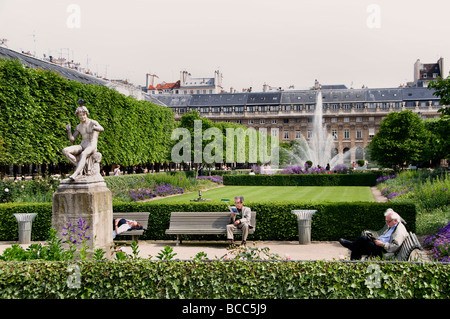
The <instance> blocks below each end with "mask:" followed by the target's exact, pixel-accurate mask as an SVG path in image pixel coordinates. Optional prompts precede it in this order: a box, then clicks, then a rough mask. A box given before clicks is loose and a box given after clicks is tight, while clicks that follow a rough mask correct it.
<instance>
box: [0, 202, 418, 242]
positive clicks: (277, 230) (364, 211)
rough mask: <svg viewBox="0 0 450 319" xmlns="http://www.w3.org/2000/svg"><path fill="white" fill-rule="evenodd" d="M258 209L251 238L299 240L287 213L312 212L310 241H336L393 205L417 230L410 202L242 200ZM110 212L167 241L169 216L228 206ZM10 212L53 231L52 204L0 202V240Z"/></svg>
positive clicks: (8, 235) (151, 206)
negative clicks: (142, 216) (126, 215)
mask: <svg viewBox="0 0 450 319" xmlns="http://www.w3.org/2000/svg"><path fill="white" fill-rule="evenodd" d="M245 205H247V206H249V207H250V208H251V209H252V210H253V211H256V214H257V215H256V231H255V233H254V234H252V235H250V236H251V237H249V238H250V239H251V240H297V239H298V225H297V217H296V216H295V215H293V214H292V213H291V211H292V210H296V209H313V210H317V213H316V214H315V215H313V218H312V222H311V239H312V240H317V241H327V240H338V239H339V238H340V237H348V238H353V237H356V236H359V235H360V233H361V231H362V230H363V229H375V230H377V229H380V228H381V227H382V226H383V224H384V216H383V213H384V212H385V211H386V209H387V208H389V207H391V208H393V209H394V210H395V211H396V212H398V213H399V214H400V216H402V217H403V218H404V219H405V220H406V222H407V225H406V227H407V229H408V230H409V231H412V232H414V231H415V229H416V208H415V205H414V204H408V203H366V202H353V203H322V204H316V203H303V202H273V203H251V202H248V203H247V202H246V203H245ZM113 209H114V212H139V211H141V212H149V213H150V214H149V220H148V227H147V229H148V231H147V232H145V233H144V235H143V236H141V239H148V240H168V239H169V240H171V239H174V235H166V234H165V231H166V229H168V228H169V223H170V213H171V212H177V211H183V212H190V211H192V212H195V211H204V212H209V211H211V212H213V211H227V210H228V208H227V206H226V204H222V203H211V202H188V203H167V204H163V203H156V202H152V201H150V202H123V203H114V205H113ZM14 213H37V214H38V215H37V216H36V219H35V220H34V222H33V225H32V233H31V239H32V240H33V241H34V240H46V239H47V238H48V234H49V230H50V227H51V215H52V207H51V204H50V203H36V204H2V205H0V240H4V241H6V240H17V238H18V230H17V221H16V220H15V217H14V216H13V214H14ZM185 238H187V239H190V238H196V239H224V236H215V235H214V236H213V235H211V236H209V235H208V236H207V235H202V236H197V235H195V236H194V235H192V236H185Z"/></svg>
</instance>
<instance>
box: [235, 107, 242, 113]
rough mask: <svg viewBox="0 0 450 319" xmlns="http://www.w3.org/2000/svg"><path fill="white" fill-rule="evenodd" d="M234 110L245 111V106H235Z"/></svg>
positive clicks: (237, 111)
mask: <svg viewBox="0 0 450 319" xmlns="http://www.w3.org/2000/svg"><path fill="white" fill-rule="evenodd" d="M234 111H235V112H236V113H244V107H243V106H235V107H234Z"/></svg>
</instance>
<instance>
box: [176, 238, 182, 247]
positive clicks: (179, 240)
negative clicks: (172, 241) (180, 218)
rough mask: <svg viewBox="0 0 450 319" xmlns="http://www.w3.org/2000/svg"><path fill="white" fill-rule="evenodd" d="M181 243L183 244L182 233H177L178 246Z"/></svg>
mask: <svg viewBox="0 0 450 319" xmlns="http://www.w3.org/2000/svg"><path fill="white" fill-rule="evenodd" d="M179 244H181V235H177V243H176V245H177V246H178V245H179Z"/></svg>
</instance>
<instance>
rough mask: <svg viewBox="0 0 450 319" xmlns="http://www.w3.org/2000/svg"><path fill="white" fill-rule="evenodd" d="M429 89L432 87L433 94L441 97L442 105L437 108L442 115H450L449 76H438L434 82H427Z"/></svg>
mask: <svg viewBox="0 0 450 319" xmlns="http://www.w3.org/2000/svg"><path fill="white" fill-rule="evenodd" d="M428 88H429V89H430V90H432V89H434V92H433V95H434V96H437V97H439V98H440V99H441V104H442V105H444V106H443V107H442V108H440V109H439V112H441V113H442V115H450V107H449V106H448V105H450V76H449V77H447V78H446V79H443V78H441V77H438V78H437V80H436V82H434V81H431V82H430V83H429V84H428Z"/></svg>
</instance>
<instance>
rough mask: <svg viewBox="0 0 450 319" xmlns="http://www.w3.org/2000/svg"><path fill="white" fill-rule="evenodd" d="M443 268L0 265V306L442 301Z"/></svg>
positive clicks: (445, 293) (449, 275)
mask: <svg viewBox="0 0 450 319" xmlns="http://www.w3.org/2000/svg"><path fill="white" fill-rule="evenodd" d="M448 267H449V266H448V264H442V263H438V264H436V263H376V264H375V263H361V262H358V263H351V262H345V263H344V262H337V261H332V262H326V261H316V262H313V261H305V262H297V261H294V262H290V261H276V262H252V261H237V260H233V261H229V262H226V261H170V262H164V261H149V260H140V259H137V260H127V261H123V262H119V261H108V262H78V263H67V262H40V261H36V262H1V263H0V298H5V299H25V298H33V299H44V298H45V299H62V298H67V299H71V298H76V299H81V298H83V299H84V298H86V299H113V298H114V299H141V298H157V299H213V298H223V299H233V300H234V299H236V298H238V299H240V298H243V299H306V298H314V299H324V298H327V299H337V298H339V299H340V298H346V299H347V298H350V299H359V298H364V299H365V298H377V299H385V298H386V299H439V298H441V299H448V298H449V297H450V272H449V271H448ZM236 269H239V270H240V271H236ZM77 271H79V272H78V274H79V276H78V277H77V278H79V281H78V282H79V284H77V282H76V280H74V279H76V276H77ZM376 279H379V281H377V280H376ZM243 288H245V289H243Z"/></svg>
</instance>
